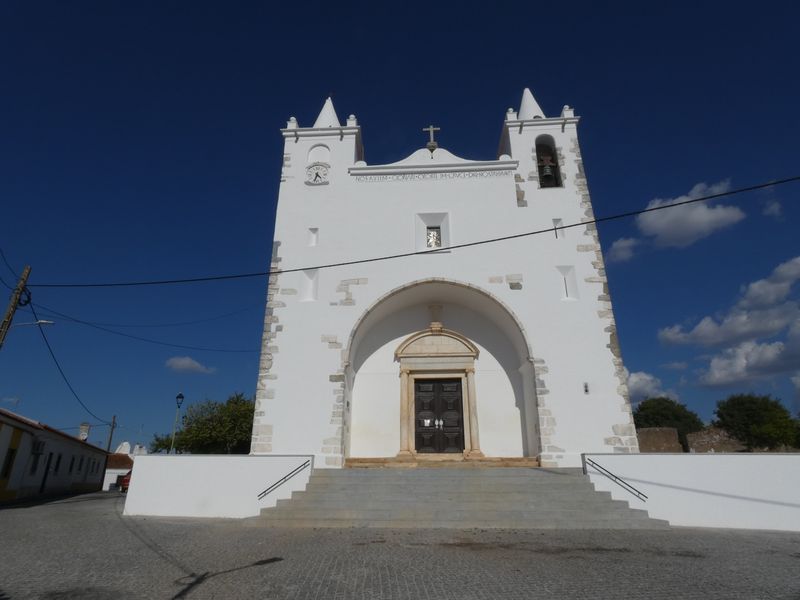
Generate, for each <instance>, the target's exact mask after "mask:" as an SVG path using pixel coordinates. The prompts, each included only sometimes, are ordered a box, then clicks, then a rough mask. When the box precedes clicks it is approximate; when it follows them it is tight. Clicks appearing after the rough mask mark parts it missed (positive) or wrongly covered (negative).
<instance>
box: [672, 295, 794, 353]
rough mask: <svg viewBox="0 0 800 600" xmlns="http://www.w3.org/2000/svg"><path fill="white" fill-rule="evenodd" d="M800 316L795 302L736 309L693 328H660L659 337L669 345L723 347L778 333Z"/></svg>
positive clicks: (708, 319)
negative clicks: (751, 308)
mask: <svg viewBox="0 0 800 600" xmlns="http://www.w3.org/2000/svg"><path fill="white" fill-rule="evenodd" d="M798 317H800V308H798V306H797V303H795V302H785V303H783V304H780V305H778V306H773V307H770V308H763V309H758V310H744V309H740V308H734V309H732V310H731V311H730V312H729V313H728V314H727V315H725V316H724V317H723V318H722V319H719V320H718V319H715V318H714V317H703V319H702V320H701V321H700V322H699V323H698V324H697V325H695V326H694V328H693V329H691V330H689V331H685V330H684V329H683V327H682V326H681V325H672V326H670V327H665V328H664V329H660V330H659V332H658V339H659V340H661V341H662V342H666V343H668V344H698V345H700V346H719V345H723V344H733V343H736V342H741V341H744V340H753V339H756V338H760V337H770V336H773V335H777V334H778V333H780V332H781V331H783V330H784V329H785V328H786V327H787V326H789V325H791V324H792V323H793V322H794V321H795V320H796V319H797V318H798Z"/></svg>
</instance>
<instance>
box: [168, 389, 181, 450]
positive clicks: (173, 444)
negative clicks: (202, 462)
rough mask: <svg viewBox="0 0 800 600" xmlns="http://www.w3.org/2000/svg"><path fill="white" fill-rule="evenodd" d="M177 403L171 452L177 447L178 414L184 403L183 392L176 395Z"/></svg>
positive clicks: (170, 446)
mask: <svg viewBox="0 0 800 600" xmlns="http://www.w3.org/2000/svg"><path fill="white" fill-rule="evenodd" d="M175 404H176V405H177V408H176V409H175V424H174V425H173V426H172V443H171V444H170V445H169V453H170V454H172V450H173V448H175V432H176V431H177V430H178V416H179V415H180V412H181V404H183V394H178V395H177V396H175Z"/></svg>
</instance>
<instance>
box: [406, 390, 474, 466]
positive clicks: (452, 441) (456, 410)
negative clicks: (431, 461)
mask: <svg viewBox="0 0 800 600" xmlns="http://www.w3.org/2000/svg"><path fill="white" fill-rule="evenodd" d="M414 440H415V446H416V450H417V452H419V453H426V454H431V453H455V452H463V451H464V403H463V396H462V394H461V379H415V380H414Z"/></svg>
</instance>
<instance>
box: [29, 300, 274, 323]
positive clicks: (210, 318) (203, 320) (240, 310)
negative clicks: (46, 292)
mask: <svg viewBox="0 0 800 600" xmlns="http://www.w3.org/2000/svg"><path fill="white" fill-rule="evenodd" d="M39 308H44V309H45V310H48V311H53V312H54V309H50V308H48V307H46V306H45V305H44V304H39ZM254 308H260V309H263V308H264V303H263V302H260V303H258V304H253V305H251V306H248V307H246V308H240V309H239V310H234V311H231V312H227V313H223V314H221V315H216V316H213V317H206V318H203V319H195V320H193V321H177V322H175V323H153V324H134V323H102V322H98V321H87V320H86V319H80V320H78V319H77V317H72V318H73V319H75V320H76V322H80V323H82V324H84V325H97V326H100V327H124V328H131V329H150V328H161V327H182V326H184V325H197V324H199V323H208V322H209V321H218V320H220V319H224V318H226V317H232V316H234V315H239V314H242V313H245V312H247V311H250V310H253V309H254ZM45 316H51V317H52V316H56V315H55V314H45ZM60 316H63V315H60Z"/></svg>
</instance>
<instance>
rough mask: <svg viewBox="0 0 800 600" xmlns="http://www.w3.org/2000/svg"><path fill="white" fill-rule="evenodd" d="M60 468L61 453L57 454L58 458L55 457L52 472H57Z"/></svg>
mask: <svg viewBox="0 0 800 600" xmlns="http://www.w3.org/2000/svg"><path fill="white" fill-rule="evenodd" d="M60 468H61V454H59V455H58V458H57V459H56V466H55V467H53V473H54V474H57V473H58V470H59V469H60Z"/></svg>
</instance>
